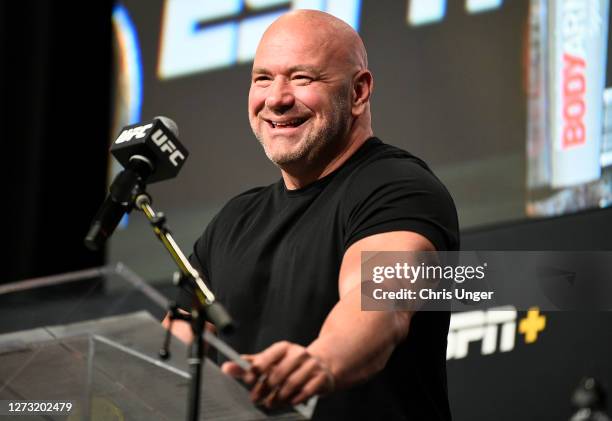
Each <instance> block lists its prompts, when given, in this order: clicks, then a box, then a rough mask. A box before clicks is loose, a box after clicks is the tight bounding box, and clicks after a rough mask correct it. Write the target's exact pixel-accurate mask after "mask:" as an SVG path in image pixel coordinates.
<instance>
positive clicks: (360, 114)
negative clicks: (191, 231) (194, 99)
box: [179, 10, 459, 421]
mask: <svg viewBox="0 0 612 421" xmlns="http://www.w3.org/2000/svg"><path fill="white" fill-rule="evenodd" d="M373 86H374V85H373V78H372V74H371V73H370V71H369V70H368V62H367V56H366V50H365V48H364V45H363V42H362V41H361V38H360V37H359V35H358V34H357V33H356V32H355V31H354V30H353V29H352V28H351V27H350V26H349V25H347V24H346V23H344V22H342V21H340V20H339V19H336V18H335V17H333V16H331V15H328V14H326V13H323V12H318V11H307V10H299V11H294V12H291V13H288V14H286V15H284V16H282V17H280V18H279V19H278V20H276V21H275V22H274V23H273V24H272V25H271V26H270V27H269V28H268V29H267V31H266V32H265V34H264V35H263V38H262V39H261V42H260V44H259V46H258V48H257V52H256V55H255V60H254V63H253V70H252V80H251V88H250V92H249V101H248V114H249V120H250V124H251V127H252V129H253V132H254V134H255V136H256V137H257V139H258V140H259V142H260V143H261V145H262V146H263V149H264V151H265V153H266V155H267V157H268V158H269V159H270V160H271V161H272V162H273V163H274V164H276V165H277V166H278V168H279V169H280V172H281V176H282V178H281V179H280V180H279V181H278V182H277V183H274V184H272V185H270V186H267V187H259V188H255V189H252V190H249V191H247V192H245V193H243V194H241V195H239V196H237V197H235V198H233V199H232V200H230V201H229V203H228V204H227V205H226V206H225V207H224V208H223V209H222V210H221V211H220V213H219V214H218V215H217V216H216V217H215V218H214V219H213V221H212V222H211V223H210V224H209V226H208V227H207V228H206V231H205V232H204V234H203V235H202V237H201V238H200V239H199V240H198V242H197V243H196V245H195V249H194V253H193V255H192V258H191V259H192V261H193V263H194V264H195V265H196V266H197V267H198V268H199V270H201V272H202V273H203V274H204V276H205V277H206V278H207V279H208V281H209V283H210V286H211V288H212V290H213V292H214V293H215V294H216V296H217V298H218V300H219V301H220V302H222V303H223V304H224V305H225V306H226V307H227V309H228V311H229V313H230V314H231V315H232V316H233V317H234V319H235V321H236V323H237V331H236V332H235V333H234V334H231V335H227V336H224V337H223V339H225V340H226V341H227V342H229V344H230V345H232V346H233V347H235V348H236V349H237V350H238V351H239V352H242V353H244V354H245V358H246V359H248V360H249V361H250V362H251V363H252V369H251V370H249V371H244V370H242V369H241V368H240V367H239V366H237V365H236V364H234V363H232V362H225V363H224V364H223V365H222V369H223V371H224V372H225V373H227V374H228V375H231V376H234V377H236V378H240V379H242V380H243V381H244V382H245V383H247V384H249V385H251V386H252V389H251V397H252V399H253V401H254V402H256V403H259V404H261V405H265V406H268V407H282V406H286V405H289V404H297V403H301V402H304V401H306V400H307V399H309V398H310V397H312V396H315V395H317V396H319V397H320V398H319V400H318V404H317V407H316V409H315V413H314V418H315V419H333V420H338V419H351V420H357V419H368V420H373V419H376V420H378V419H381V420H396V419H397V420H404V419H409V420H428V421H431V420H448V419H450V411H449V406H448V399H447V392H446V371H445V370H446V368H445V363H446V359H445V355H446V336H447V334H448V323H449V314H448V313H445V312H437V313H434V312H427V313H425V312H421V313H416V314H413V313H411V312H399V311H396V312H393V311H389V312H366V311H361V308H360V276H361V260H360V258H361V252H362V251H366V250H367V251H384V250H393V251H397V250H407V251H410V250H454V249H457V248H458V245H459V239H458V224H457V216H456V211H455V207H454V204H453V201H452V199H451V197H450V195H449V194H448V192H447V191H446V189H445V188H444V186H443V185H442V184H441V183H440V181H439V180H438V179H437V178H436V177H435V176H434V175H433V174H432V173H431V171H430V170H429V168H428V167H427V165H426V164H425V163H423V162H422V161H421V160H419V159H418V158H416V157H414V156H412V155H411V154H409V153H408V152H405V151H402V150H400V149H398V148H395V147H393V146H390V145H387V144H384V143H383V142H382V141H380V140H379V139H377V138H375V137H373V131H372V126H371V116H370V97H371V95H372V91H373ZM415 141H417V140H416V139H415ZM179 334H180V332H179ZM184 339H188V338H187V337H185V336H184ZM220 362H223V361H220Z"/></svg>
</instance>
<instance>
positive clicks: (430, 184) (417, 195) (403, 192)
mask: <svg viewBox="0 0 612 421" xmlns="http://www.w3.org/2000/svg"><path fill="white" fill-rule="evenodd" d="M347 196H348V197H347V200H346V208H345V211H346V212H347V213H348V215H347V226H346V230H345V232H346V236H345V248H346V249H348V247H350V245H351V244H353V243H355V242H356V241H358V240H361V239H363V238H365V237H368V236H370V235H375V234H380V233H384V232H390V231H413V232H416V233H418V234H421V235H423V236H424V237H425V238H427V239H428V240H429V241H431V242H432V244H433V245H434V247H435V248H436V249H437V250H457V249H458V248H459V238H458V222H457V213H456V210H455V205H454V203H453V200H452V198H451V196H450V194H449V193H448V191H447V190H446V188H445V187H444V186H443V185H442V183H441V182H440V181H439V180H438V179H437V178H436V176H435V175H433V173H431V171H430V170H429V169H427V168H426V167H425V164H422V163H421V161H419V160H418V159H417V158H414V157H408V156H406V157H403V158H400V157H398V156H393V157H389V158H386V159H380V160H377V161H374V162H372V163H370V164H369V165H367V166H365V167H363V168H362V169H361V170H360V172H359V173H358V174H356V175H355V178H354V179H353V182H352V183H351V186H350V188H349V190H348V194H347Z"/></svg>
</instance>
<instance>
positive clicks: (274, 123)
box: [271, 119, 302, 128]
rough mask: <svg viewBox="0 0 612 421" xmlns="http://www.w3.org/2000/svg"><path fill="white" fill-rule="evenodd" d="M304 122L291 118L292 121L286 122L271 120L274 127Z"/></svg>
mask: <svg viewBox="0 0 612 421" xmlns="http://www.w3.org/2000/svg"><path fill="white" fill-rule="evenodd" d="M301 122H302V120H299V119H298V120H291V121H285V122H282V123H281V122H274V121H271V123H272V127H274V128H276V127H290V126H297V125H298V124H300V123H301Z"/></svg>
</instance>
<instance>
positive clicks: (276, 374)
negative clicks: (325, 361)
mask: <svg viewBox="0 0 612 421" xmlns="http://www.w3.org/2000/svg"><path fill="white" fill-rule="evenodd" d="M309 358H310V355H309V354H308V351H306V348H304V347H302V346H300V345H292V346H290V347H289V348H288V349H287V352H286V353H285V356H284V358H283V359H281V360H280V361H279V362H278V363H277V364H276V365H275V366H273V367H272V368H271V369H270V372H269V375H268V385H269V386H270V387H271V388H273V389H274V388H275V387H277V386H282V385H283V383H285V380H287V377H289V375H291V373H293V372H294V371H296V370H298V368H299V367H300V366H301V365H302V364H303V363H304V362H305V361H307V360H308V359H309Z"/></svg>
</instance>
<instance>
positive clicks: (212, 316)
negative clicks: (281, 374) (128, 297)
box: [135, 190, 232, 421]
mask: <svg viewBox="0 0 612 421" xmlns="http://www.w3.org/2000/svg"><path fill="white" fill-rule="evenodd" d="M135 206H136V208H138V209H139V210H141V211H142V212H143V213H144V214H145V216H146V218H147V219H148V220H149V222H150V223H151V226H152V227H153V231H154V232H155V235H156V236H157V238H158V239H159V240H160V241H161V242H162V244H163V245H164V247H165V248H166V250H168V252H169V253H170V256H171V257H172V259H173V260H174V262H175V263H176V265H177V266H178V268H179V270H180V276H179V277H178V279H177V281H178V285H179V286H181V284H183V283H185V282H189V281H190V283H191V284H192V285H195V287H196V288H195V291H194V293H195V303H194V305H193V306H192V310H191V314H184V313H181V312H180V311H179V309H178V306H177V305H176V303H170V305H169V308H168V313H169V319H170V324H169V326H168V330H167V331H166V337H165V339H164V344H163V346H162V348H161V349H160V351H159V356H160V358H162V359H164V360H165V359H168V358H169V357H170V351H169V347H170V339H171V337H172V334H171V329H172V323H173V322H174V320H177V319H179V320H185V321H188V322H190V323H191V330H192V332H193V340H192V341H191V344H190V346H189V358H188V359H187V362H188V363H189V371H190V373H191V383H190V386H189V398H188V413H187V420H188V421H197V420H198V416H199V412H200V386H201V379H202V365H203V364H204V347H205V343H204V335H203V332H204V327H205V325H206V320H208V321H210V322H211V323H213V324H214V325H215V326H216V327H217V329H219V330H220V331H223V332H228V331H229V330H231V328H232V320H231V318H230V316H229V314H228V313H227V312H226V311H225V309H224V308H223V306H222V305H221V304H220V303H218V302H217V301H215V296H214V295H213V293H212V291H210V290H209V289H208V287H207V286H206V284H205V283H204V280H203V279H202V277H201V276H200V274H199V273H198V271H197V270H196V269H195V268H194V267H193V266H192V265H191V263H190V262H189V260H188V259H187V258H186V257H185V254H184V253H183V252H182V251H181V249H180V247H179V246H178V244H177V243H176V241H174V238H173V237H172V234H171V233H170V231H169V230H168V228H167V227H166V217H165V216H164V214H163V213H161V212H155V210H154V209H153V208H152V207H151V197H150V196H149V195H148V194H147V193H146V192H144V190H143V191H141V192H140V193H138V194H137V196H136V200H135Z"/></svg>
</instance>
